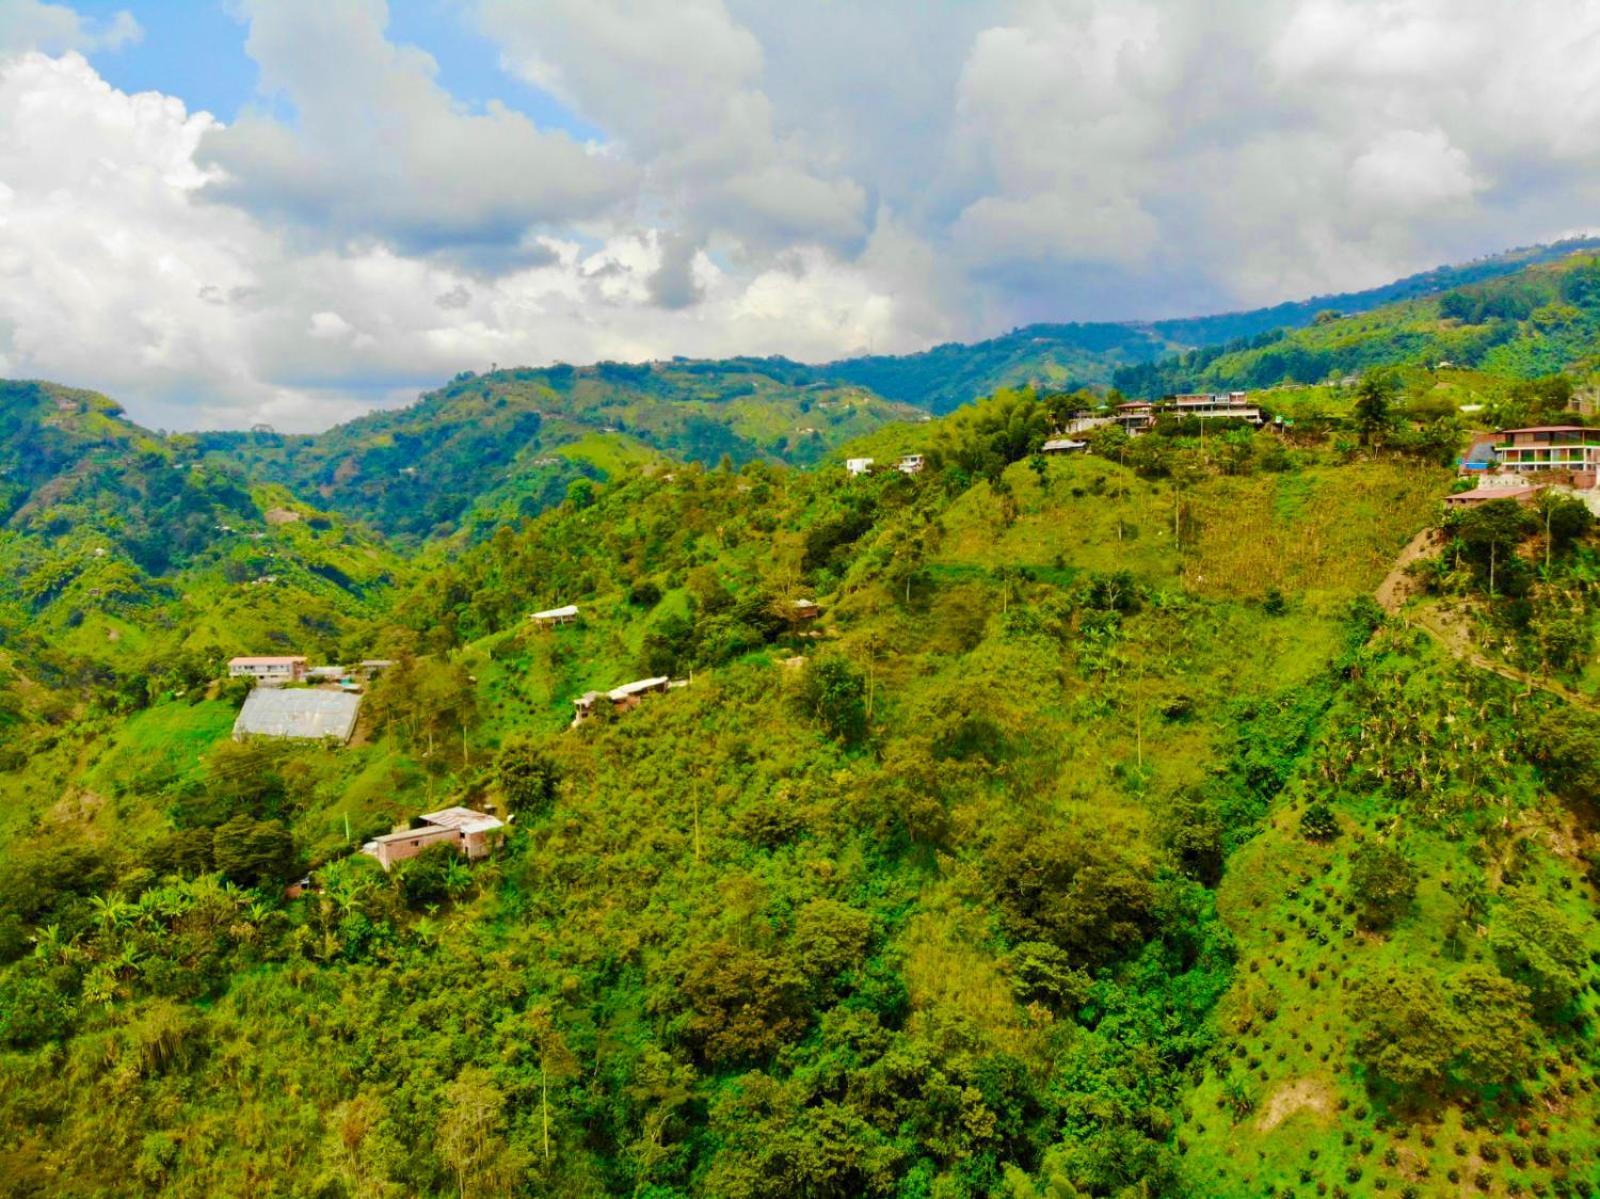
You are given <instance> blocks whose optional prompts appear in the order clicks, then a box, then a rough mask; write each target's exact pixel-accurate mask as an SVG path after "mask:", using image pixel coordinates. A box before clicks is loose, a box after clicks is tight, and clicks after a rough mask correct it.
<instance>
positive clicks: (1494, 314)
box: [1114, 250, 1600, 396]
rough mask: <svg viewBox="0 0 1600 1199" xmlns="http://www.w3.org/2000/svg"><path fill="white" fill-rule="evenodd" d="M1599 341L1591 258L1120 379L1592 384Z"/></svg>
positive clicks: (1149, 387)
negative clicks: (1569, 377) (1482, 375)
mask: <svg viewBox="0 0 1600 1199" xmlns="http://www.w3.org/2000/svg"><path fill="white" fill-rule="evenodd" d="M1597 335H1600V259H1596V258H1595V257H1594V256H1593V254H1592V253H1591V252H1590V251H1587V250H1585V251H1582V252H1577V253H1573V254H1569V255H1567V256H1566V257H1563V258H1561V259H1558V260H1555V261H1552V262H1545V263H1540V264H1538V265H1534V266H1529V267H1526V268H1525V269H1522V270H1519V271H1517V272H1516V273H1514V274H1510V275H1505V276H1502V277H1499V278H1495V279H1492V280H1489V281H1486V282H1482V283H1474V284H1471V285H1469V286H1463V287H1455V288H1452V289H1450V290H1448V291H1445V292H1442V293H1440V294H1438V295H1433V296H1427V297H1424V298H1418V299H1412V300H1405V301H1402V302H1400V303H1395V304H1389V305H1385V306H1383V307H1381V308H1375V309H1373V310H1371V311H1368V312H1364V313H1357V314H1352V315H1333V314H1331V313H1330V315H1329V316H1328V317H1327V318H1324V319H1319V320H1317V321H1316V322H1315V323H1313V324H1312V325H1311V326H1310V327H1308V328H1305V329H1299V330H1294V331H1287V330H1278V331H1272V332H1265V333H1262V334H1259V335H1257V336H1255V337H1253V338H1250V339H1248V340H1246V341H1242V342H1233V343H1229V344H1227V345H1223V346H1215V347H1210V348H1207V349H1199V350H1193V351H1189V352H1187V353H1184V354H1182V355H1178V356H1175V357H1169V358H1166V359H1163V360H1161V361H1159V362H1153V363H1148V364H1144V365H1140V366H1133V367H1129V368H1126V369H1123V370H1119V371H1118V372H1117V373H1116V375H1115V376H1114V381H1115V383H1116V385H1117V386H1118V387H1119V388H1121V389H1122V390H1124V391H1125V392H1127V393H1128V394H1131V395H1145V396H1152V395H1161V394H1169V393H1172V392H1179V391H1192V390H1205V389H1232V388H1241V389H1255V388H1264V387H1273V386H1277V385H1280V384H1284V383H1290V384H1295V383H1298V384H1308V383H1320V382H1323V381H1325V380H1328V379H1330V378H1331V379H1338V378H1340V377H1342V376H1346V375H1353V374H1359V373H1360V372H1361V371H1363V370H1366V369H1368V368H1371V367H1379V366H1407V367H1417V368H1427V369H1429V370H1434V371H1437V372H1438V373H1439V374H1440V375H1441V376H1443V375H1446V374H1447V373H1448V372H1451V371H1459V370H1473V371H1481V372H1486V373H1488V374H1491V375H1494V376H1496V377H1498V378H1502V379H1532V378H1537V377H1540V376H1545V375H1552V374H1556V373H1558V372H1567V373H1570V374H1573V375H1575V376H1577V377H1578V378H1580V379H1586V378H1587V377H1588V376H1589V375H1591V374H1592V373H1593V372H1594V371H1595V370H1596V368H1597V366H1600V359H1597V351H1596V345H1597Z"/></svg>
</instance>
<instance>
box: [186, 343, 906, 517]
mask: <svg viewBox="0 0 1600 1199" xmlns="http://www.w3.org/2000/svg"><path fill="white" fill-rule="evenodd" d="M915 415H916V413H915V412H914V411H913V410H911V409H909V408H907V407H905V406H903V405H899V404H894V403H890V402H888V401H885V400H883V399H881V398H879V397H877V396H875V395H872V394H870V393H867V392H865V391H863V390H862V389H861V388H859V387H856V386H852V385H849V384H844V383H840V382H837V381H831V382H830V381H818V380H814V379H813V378H812V377H811V376H810V373H809V372H808V371H807V369H806V368H804V367H798V366H796V365H795V364H792V363H787V362H784V361H782V360H781V359H775V360H770V361H769V360H763V359H732V360H729V361H725V362H690V361H687V360H681V361H673V362H669V363H645V364H642V365H637V366H633V365H626V364H622V363H600V364H599V365H597V366H586V367H567V366H562V367H548V368H544V369H541V370H527V369H523V370H503V371H495V372H493V373H489V374H483V375H473V374H470V373H468V374H465V375H463V376H461V377H459V378H457V379H456V380H455V381H454V382H452V383H450V384H449V385H448V386H446V387H443V388H440V389H439V390H437V391H434V392H430V393H428V394H427V395H425V396H423V397H422V398H421V399H420V400H419V401H418V402H417V403H416V404H414V405H412V406H411V407H409V408H404V409H399V410H396V411H388V412H379V413H374V414H372V415H370V416H366V417H362V418H360V419H358V420H355V421H352V422H350V423H349V424H345V425H341V426H339V427H337V428H335V429H332V430H330V431H329V432H326V433H321V434H317V435H314V436H280V435H278V434H276V433H210V434H202V435H200V436H199V437H198V438H197V440H198V443H199V445H200V447H201V450H202V451H203V452H204V453H205V454H206V456H207V460H208V461H213V462H220V463H226V464H228V465H229V466H233V467H236V468H237V469H240V470H243V471H245V472H246V473H248V474H250V475H252V476H253V477H258V478H263V479H269V480H271V481H273V482H276V483H280V484H282V485H284V486H286V487H289V488H291V489H292V490H294V491H295V492H297V493H298V494H300V495H305V496H314V497H317V498H318V499H319V500H320V502H322V503H325V504H327V505H328V506H330V507H333V508H336V509H338V510H340V511H342V512H345V513H347V514H348V515H350V516H352V517H354V518H358V519H361V520H365V521H367V522H369V523H371V524H372V525H374V526H375V527H377V528H380V529H383V530H384V531H385V532H387V533H390V534H393V535H402V536H406V537H414V538H415V537H426V536H428V535H430V534H434V533H438V532H449V531H453V530H454V529H455V527H456V526H457V525H458V524H466V525H468V526H469V527H474V528H477V527H485V526H486V525H492V523H493V519H494V518H495V517H497V516H504V515H517V516H531V515H534V514H536V513H538V512H541V511H543V510H544V509H545V508H547V507H549V506H551V505H552V504H554V503H559V502H560V500H561V499H562V498H563V497H564V496H565V494H566V491H567V488H568V487H569V486H570V485H571V484H572V483H573V482H574V481H576V480H578V479H583V478H587V479H590V480H593V481H602V482H603V481H604V480H606V479H607V478H610V477H611V476H612V474H614V473H615V472H616V470H617V469H618V468H619V467H621V466H627V465H632V464H636V463H638V462H641V461H647V460H651V459H652V458H659V457H666V458H671V459H675V460H680V461H696V462H705V463H715V462H717V461H718V460H719V459H721V458H722V457H724V456H727V457H730V458H731V459H733V461H735V462H741V463H742V462H750V461H754V460H756V459H762V460H765V461H774V462H777V461H782V462H789V463H792V464H796V465H805V464H808V463H813V462H816V461H818V460H820V459H821V458H822V457H823V456H824V455H825V454H827V453H828V452H829V451H830V450H832V449H834V448H835V447H837V446H838V445H840V444H841V443H842V442H844V441H846V440H848V439H849V438H851V437H855V436H859V435H861V434H863V433H867V432H870V431H871V430H873V429H875V428H877V427H879V426H881V425H883V424H886V423H888V422H890V421H897V420H906V419H909V418H912V417H914V416H915Z"/></svg>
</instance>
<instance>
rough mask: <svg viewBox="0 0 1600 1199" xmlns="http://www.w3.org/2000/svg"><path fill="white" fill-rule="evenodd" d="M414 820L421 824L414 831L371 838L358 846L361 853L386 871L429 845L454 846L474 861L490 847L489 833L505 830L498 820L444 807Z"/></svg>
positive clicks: (468, 811)
mask: <svg viewBox="0 0 1600 1199" xmlns="http://www.w3.org/2000/svg"><path fill="white" fill-rule="evenodd" d="M417 819H418V820H419V821H420V822H421V823H420V824H419V825H418V826H417V827H416V828H405V829H399V830H397V831H395V832H392V833H385V834H384V835H383V836H381V837H374V838H373V839H372V840H371V841H368V842H367V843H366V844H365V845H363V846H362V847H361V852H362V853H364V854H368V855H370V856H372V857H374V858H377V859H378V864H379V865H380V866H382V867H383V868H384V869H385V870H388V869H389V868H390V867H391V866H393V865H394V864H395V863H396V862H403V861H405V860H406V859H407V858H414V857H416V856H417V855H418V854H419V853H421V852H422V851H423V850H425V849H427V848H428V847H429V846H432V845H453V846H455V847H456V850H457V851H458V852H460V853H463V854H465V855H466V856H467V857H468V858H469V859H477V858H481V857H483V856H485V855H486V854H487V853H488V852H489V850H490V849H491V848H493V844H492V840H491V837H490V834H492V833H495V832H497V831H498V830H500V829H502V828H504V827H505V824H504V823H503V822H502V821H501V820H499V819H498V818H497V817H494V816H490V815H488V814H487V813H485V812H475V811H473V810H472V809H471V808H445V809H443V810H442V811H438V812H428V813H426V814H424V815H422V816H419V817H418V818H417Z"/></svg>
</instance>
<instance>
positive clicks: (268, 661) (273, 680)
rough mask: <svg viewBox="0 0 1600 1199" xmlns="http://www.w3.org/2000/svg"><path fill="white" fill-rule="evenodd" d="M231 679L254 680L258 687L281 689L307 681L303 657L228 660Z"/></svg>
mask: <svg viewBox="0 0 1600 1199" xmlns="http://www.w3.org/2000/svg"><path fill="white" fill-rule="evenodd" d="M228 677H229V678H230V679H254V680H255V681H256V684H257V685H258V686H262V687H281V686H283V684H285V683H303V682H305V681H306V659H305V658H303V657H282V658H268V657H242V658H230V659H228Z"/></svg>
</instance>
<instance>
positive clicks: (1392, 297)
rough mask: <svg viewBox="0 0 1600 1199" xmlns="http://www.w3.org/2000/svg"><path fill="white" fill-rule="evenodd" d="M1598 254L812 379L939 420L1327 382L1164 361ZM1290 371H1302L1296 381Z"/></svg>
mask: <svg viewBox="0 0 1600 1199" xmlns="http://www.w3.org/2000/svg"><path fill="white" fill-rule="evenodd" d="M1597 248H1600V239H1594V238H1575V239H1572V240H1570V241H1566V242H1559V243H1557V244H1555V245H1552V246H1534V247H1529V248H1527V249H1521V250H1511V251H1508V252H1506V253H1504V254H1496V255H1493V256H1490V257H1487V258H1483V259H1480V260H1478V261H1477V262H1472V263H1467V264H1465V265H1462V266H1448V267H1440V268H1438V269H1436V270H1432V271H1425V272H1423V273H1421V274H1418V275H1411V276H1408V277H1406V278H1404V279H1399V280H1396V281H1395V282H1394V283H1389V284H1385V285H1384V286H1382V287H1375V288H1371V289H1369V290H1367V291H1361V292H1350V293H1345V294H1342V295H1327V296H1317V297H1314V298H1312V299H1309V300H1297V301H1293V302H1291V303H1285V304H1277V305H1274V306H1272V307H1270V308H1258V309H1254V310H1252V311H1248V312H1236V313H1225V314H1222V315H1218V316H1202V317H1188V318H1180V319H1174V320H1158V321H1148V322H1146V321H1123V322H1115V323H1113V322H1106V323H1088V324H1070V325H1027V326H1024V327H1023V328H1020V329H1015V330H1013V331H1012V332H1010V333H1008V334H1006V335H1005V336H1003V337H996V338H992V339H990V340H987V341H981V342H976V343H973V344H971V345H962V344H956V343H951V344H949V345H942V346H937V347H935V348H934V349H931V350H928V351H925V352H923V353H920V354H906V355H901V356H898V357H896V356H887V355H881V356H876V357H866V358H853V359H848V360H846V361H843V362H833V363H829V364H827V365H825V366H822V367H819V368H817V376H818V377H819V378H826V379H845V380H849V381H850V382H853V383H859V384H861V385H862V386H865V387H870V388H872V389H873V390H874V391H876V392H877V393H878V394H879V395H883V396H887V397H888V398H890V399H893V400H900V401H903V402H905V403H908V404H916V405H918V406H920V407H924V408H927V409H928V410H929V411H932V412H939V413H943V412H950V411H953V410H954V409H956V408H958V407H960V406H961V405H962V404H967V403H971V402H972V400H973V399H975V398H976V397H978V396H984V395H989V394H991V393H992V392H995V391H998V390H1000V389H1001V388H1004V387H1024V386H1034V387H1037V388H1040V389H1041V390H1055V389H1062V390H1073V389H1076V388H1079V387H1084V386H1101V387H1103V386H1106V385H1108V384H1111V383H1113V382H1115V384H1116V386H1118V387H1120V388H1121V389H1122V390H1123V391H1126V392H1129V393H1130V394H1136V395H1158V394H1161V392H1162V389H1163V387H1165V390H1167V391H1173V390H1186V389H1189V388H1190V387H1197V386H1201V385H1202V382H1204V381H1209V382H1211V383H1229V384H1230V385H1235V386H1252V387H1262V386H1269V385H1270V384H1272V383H1276V382H1279V381H1280V380H1281V379H1297V380H1300V381H1302V382H1314V381H1321V380H1322V379H1323V378H1325V377H1326V376H1327V374H1328V369H1327V368H1324V369H1322V370H1321V372H1320V373H1312V374H1309V375H1307V374H1304V373H1303V372H1304V370H1306V369H1309V368H1308V367H1297V366H1294V365H1292V364H1291V365H1290V366H1288V367H1286V368H1285V369H1283V370H1280V371H1279V373H1277V374H1275V375H1274V374H1273V373H1272V371H1273V369H1274V368H1271V367H1265V368H1262V370H1260V371H1258V372H1257V374H1258V376H1260V377H1261V379H1262V381H1260V382H1248V381H1245V380H1242V379H1241V380H1224V379H1221V378H1220V376H1219V377H1215V378H1213V377H1212V376H1209V375H1207V376H1201V375H1194V374H1193V369H1192V368H1191V367H1190V366H1186V367H1184V370H1185V371H1187V372H1189V373H1187V374H1179V373H1176V372H1174V371H1173V370H1172V369H1171V367H1170V366H1169V365H1168V360H1169V359H1171V357H1172V356H1173V354H1174V353H1175V352H1177V351H1198V352H1193V353H1190V354H1189V356H1188V357H1187V358H1186V359H1185V360H1184V361H1186V362H1190V363H1193V364H1200V365H1201V366H1203V365H1205V364H1208V363H1209V362H1210V361H1211V360H1212V357H1213V356H1214V355H1215V354H1216V353H1220V352H1221V351H1217V350H1211V351H1209V352H1208V351H1206V350H1205V349H1204V348H1205V347H1220V346H1227V347H1228V348H1229V349H1230V350H1236V349H1239V348H1240V347H1238V346H1233V345H1231V343H1234V342H1237V341H1240V340H1241V339H1255V338H1259V339H1261V340H1262V342H1263V344H1272V343H1274V342H1276V340H1277V339H1278V338H1279V336H1280V334H1281V333H1282V331H1286V330H1293V329H1299V328H1302V327H1303V326H1307V325H1312V324H1313V323H1314V322H1315V321H1316V320H1317V319H1318V317H1319V316H1321V315H1322V314H1325V313H1337V314H1340V315H1345V316H1351V315H1355V314H1360V313H1365V312H1369V311H1371V310H1372V309H1375V308H1380V307H1384V306H1387V305H1392V304H1396V303H1399V302H1401V301H1406V300H1412V299H1420V298H1426V297H1437V296H1439V295H1441V294H1443V293H1444V292H1446V291H1450V290H1453V289H1457V288H1462V287H1468V286H1471V285H1475V284H1479V283H1483V282H1485V281H1489V280H1494V279H1498V278H1501V277H1502V276H1508V275H1514V274H1516V273H1518V272H1521V271H1523V270H1525V269H1526V268H1528V267H1530V266H1534V265H1537V264H1539V263H1544V262H1549V261H1552V260H1556V259H1561V258H1566V257H1569V256H1571V255H1573V254H1577V253H1580V252H1582V253H1593V252H1594V251H1595V250H1596V249H1597ZM1290 340H1291V341H1293V340H1294V339H1290ZM1392 357H1393V355H1392V354H1379V355H1377V356H1376V357H1374V358H1372V359H1371V360H1372V361H1385V362H1387V361H1390V360H1391V359H1392ZM1293 361H1295V360H1291V363H1292V362H1293ZM1367 364H1368V362H1367V360H1363V359H1360V358H1359V357H1358V356H1357V357H1352V358H1351V359H1350V361H1349V362H1348V363H1346V364H1345V365H1344V366H1343V367H1342V368H1341V369H1343V370H1355V369H1359V368H1360V367H1361V366H1364V365H1367ZM1141 368H1142V369H1141ZM1296 369H1299V370H1301V372H1302V373H1298V374H1297V373H1294V371H1295V370H1296ZM1551 369H1556V368H1551ZM1191 376H1193V377H1192V378H1191ZM1180 378H1181V379H1183V380H1186V381H1185V382H1184V383H1183V385H1182V386H1179V385H1178V384H1177V383H1176V382H1173V381H1172V380H1176V379H1180ZM1168 383H1170V386H1168V385H1167V384H1168Z"/></svg>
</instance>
